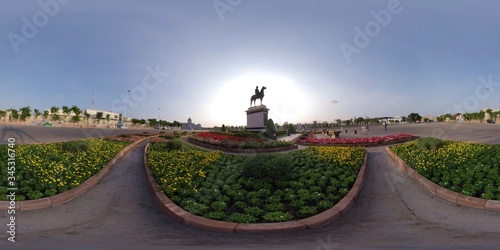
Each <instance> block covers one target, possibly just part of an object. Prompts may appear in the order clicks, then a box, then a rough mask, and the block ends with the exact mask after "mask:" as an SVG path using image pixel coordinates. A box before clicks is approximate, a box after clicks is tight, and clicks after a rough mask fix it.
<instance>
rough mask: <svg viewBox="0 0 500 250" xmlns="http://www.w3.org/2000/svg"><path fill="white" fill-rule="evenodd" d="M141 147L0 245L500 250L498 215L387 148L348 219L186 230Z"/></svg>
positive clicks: (26, 217)
mask: <svg viewBox="0 0 500 250" xmlns="http://www.w3.org/2000/svg"><path fill="white" fill-rule="evenodd" d="M499 128H500V127H499ZM370 129H372V127H370ZM464 136H466V137H467V135H464ZM483 140H484V138H483ZM494 140H498V138H495V139H494ZM144 146H145V143H143V144H140V145H139V146H138V147H137V148H135V149H134V150H132V151H131V152H130V153H129V154H127V155H125V156H124V157H123V158H122V159H121V160H120V161H118V162H117V165H116V166H115V167H114V168H113V169H112V170H111V172H110V173H109V174H108V176H106V177H105V178H104V179H103V180H102V181H101V182H100V183H99V184H98V185H96V186H95V187H94V188H93V189H91V190H90V191H89V192H87V193H86V194H84V195H82V196H80V197H79V198H77V199H75V200H72V201H70V202H68V203H66V204H63V205H61V206H57V207H52V208H47V209H43V210H38V211H27V212H18V214H16V216H17V221H16V223H17V238H16V240H17V242H16V243H14V244H12V243H10V242H7V241H6V237H7V236H6V234H5V233H4V234H3V235H4V236H3V237H2V238H0V248H2V249H89V248H95V249H108V248H113V249H114V248H120V249H257V248H258V249H316V250H320V249H325V250H328V249H337V248H339V249H344V248H348V249H351V248H366V247H371V248H379V249H386V248H442V247H447V248H463V247H489V248H492V249H493V248H498V247H500V237H499V235H500V227H499V226H498V225H500V212H494V211H485V210H477V209H473V208H467V207H462V206H457V205H454V204H452V203H449V202H447V201H444V200H442V199H440V198H437V197H435V196H433V195H431V194H429V193H428V192H427V191H426V190H424V189H423V188H421V187H420V186H419V185H417V184H416V183H415V182H414V181H413V180H412V179H410V178H408V177H407V176H406V175H405V173H403V172H402V171H401V170H399V168H397V167H396V166H395V164H394V163H393V161H392V160H391V159H390V157H389V156H388V154H387V153H386V152H385V148H384V147H375V148H369V149H368V168H367V172H366V180H365V185H364V187H363V190H362V192H361V195H360V197H359V200H358V202H357V203H356V205H355V206H354V207H353V209H351V211H349V213H348V214H347V216H345V217H342V218H341V219H340V220H338V221H335V222H334V223H332V224H329V225H326V226H324V227H321V228H317V229H312V230H305V231H299V232H291V233H273V234H228V233H219V232H212V231H207V230H202V229H198V228H194V227H189V226H186V225H183V224H181V223H178V222H177V221H174V220H173V219H172V218H170V217H169V216H168V215H166V214H165V213H164V212H163V211H162V210H161V209H160V208H159V206H158V205H157V204H156V202H155V201H154V199H153V196H152V194H151V192H150V190H149V189H148V187H147V184H146V180H145V177H144V170H143V166H142V157H143V147H144ZM6 223H7V215H6V213H2V214H1V215H0V227H2V226H1V225H6Z"/></svg>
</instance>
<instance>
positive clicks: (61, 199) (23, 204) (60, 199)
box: [0, 136, 155, 211]
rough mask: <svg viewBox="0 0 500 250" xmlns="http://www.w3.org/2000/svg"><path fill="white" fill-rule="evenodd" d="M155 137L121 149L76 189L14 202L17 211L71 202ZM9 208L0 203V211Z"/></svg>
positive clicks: (7, 205) (5, 203)
mask: <svg viewBox="0 0 500 250" xmlns="http://www.w3.org/2000/svg"><path fill="white" fill-rule="evenodd" d="M152 137H155V136H149V137H145V138H142V139H140V140H138V141H136V142H134V143H132V144H130V145H128V146H126V147H125V148H123V149H122V150H121V151H120V152H119V153H118V154H117V155H115V156H114V157H113V158H112V159H111V160H110V161H109V162H108V163H107V164H106V165H104V167H103V168H102V169H101V170H99V172H97V173H96V174H94V175H93V176H91V177H90V178H88V179H87V180H86V181H85V182H83V183H82V184H80V185H79V186H78V187H75V188H73V189H71V190H68V191H66V192H64V193H60V194H56V195H53V196H50V197H45V198H41V199H36V200H27V201H16V207H17V209H18V210H19V211H31V210H38V209H43V208H48V207H54V206H58V205H61V204H63V203H66V202H68V201H71V200H73V199H75V198H77V197H78V196H80V195H82V194H84V193H86V192H87V191H89V190H90V189H91V188H92V187H94V186H95V185H96V184H97V183H99V181H101V180H102V178H104V176H106V175H107V174H108V173H109V171H110V169H111V168H112V167H113V166H114V165H115V163H116V161H117V160H118V159H120V158H121V157H122V156H123V155H124V154H125V153H127V152H129V151H130V150H132V149H133V148H134V147H135V146H137V145H138V144H139V143H141V142H143V141H145V140H147V139H150V138H152ZM8 208H9V201H0V209H1V210H7V209H8Z"/></svg>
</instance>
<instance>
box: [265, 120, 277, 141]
mask: <svg viewBox="0 0 500 250" xmlns="http://www.w3.org/2000/svg"><path fill="white" fill-rule="evenodd" d="M266 136H267V137H269V138H275V136H276V126H274V122H273V119H269V120H267V124H266Z"/></svg>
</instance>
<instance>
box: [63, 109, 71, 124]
mask: <svg viewBox="0 0 500 250" xmlns="http://www.w3.org/2000/svg"><path fill="white" fill-rule="evenodd" d="M62 111H63V114H64V121H65V122H66V121H67V119H68V115H69V114H70V113H71V109H70V108H68V106H62Z"/></svg>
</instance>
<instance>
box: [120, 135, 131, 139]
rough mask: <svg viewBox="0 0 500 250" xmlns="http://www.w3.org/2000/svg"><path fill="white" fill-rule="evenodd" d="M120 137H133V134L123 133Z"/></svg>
mask: <svg viewBox="0 0 500 250" xmlns="http://www.w3.org/2000/svg"><path fill="white" fill-rule="evenodd" d="M120 137H123V138H130V137H132V135H131V134H121V135H120Z"/></svg>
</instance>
